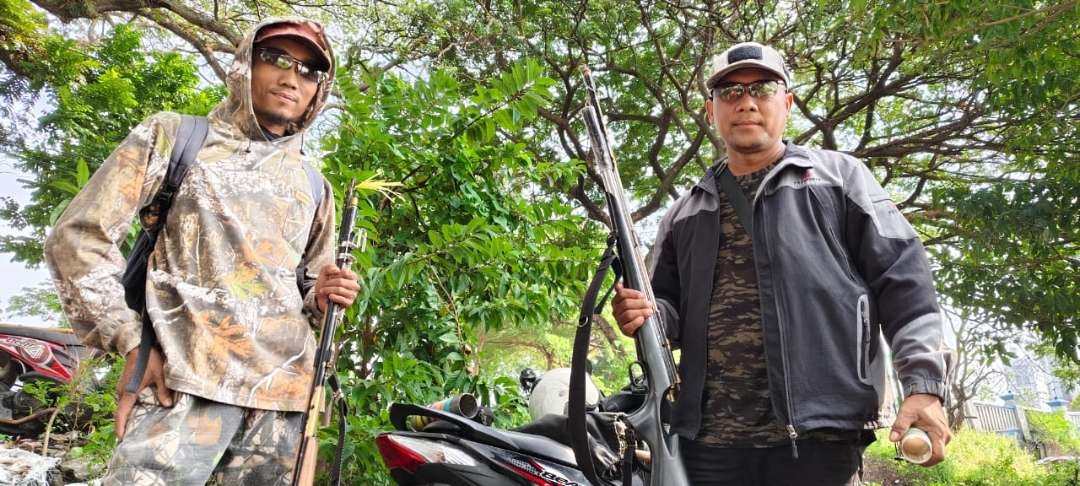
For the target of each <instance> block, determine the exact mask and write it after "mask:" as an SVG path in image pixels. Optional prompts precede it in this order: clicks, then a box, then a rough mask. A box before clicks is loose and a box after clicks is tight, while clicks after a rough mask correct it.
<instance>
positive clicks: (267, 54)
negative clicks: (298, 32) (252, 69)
mask: <svg viewBox="0 0 1080 486" xmlns="http://www.w3.org/2000/svg"><path fill="white" fill-rule="evenodd" d="M255 55H256V56H257V57H258V58H259V59H261V60H262V61H263V62H265V63H267V64H270V65H271V66H274V67H276V68H278V69H285V70H289V69H294V70H296V74H299V75H300V77H302V78H304V79H306V80H308V81H311V82H312V83H315V84H319V83H321V82H323V80H325V79H326V76H327V73H326V71H323V70H320V69H315V68H314V67H312V66H311V65H309V64H306V63H304V62H303V61H301V60H299V59H297V58H295V57H292V56H290V55H289V54H288V53H286V52H284V51H281V50H278V49H274V48H272V47H256V48H255Z"/></svg>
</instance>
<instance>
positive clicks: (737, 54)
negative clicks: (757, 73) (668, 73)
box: [705, 42, 791, 89]
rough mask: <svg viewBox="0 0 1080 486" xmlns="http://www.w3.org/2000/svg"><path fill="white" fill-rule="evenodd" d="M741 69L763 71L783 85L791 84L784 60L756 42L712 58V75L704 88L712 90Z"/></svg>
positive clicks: (736, 47) (741, 44) (741, 45)
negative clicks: (771, 74) (778, 77)
mask: <svg viewBox="0 0 1080 486" xmlns="http://www.w3.org/2000/svg"><path fill="white" fill-rule="evenodd" d="M743 68H759V69H764V70H766V71H769V72H772V73H775V74H776V75H777V76H780V79H783V80H784V84H786V85H790V84H791V75H790V74H789V73H788V70H787V66H785V65H784V58H783V57H782V56H781V55H780V53H779V52H776V49H773V48H771V47H769V46H766V45H762V44H758V43H757V42H742V43H739V44H735V45H733V46H731V47H729V48H728V50H726V51H724V52H723V53H721V54H720V55H718V56H716V57H714V58H713V68H712V75H711V76H709V80H708V81H706V82H705V86H707V87H708V88H709V89H712V87H713V86H715V85H716V83H719V82H720V79H722V78H723V77H724V76H725V75H727V74H728V73H730V72H732V71H735V70H736V69H743Z"/></svg>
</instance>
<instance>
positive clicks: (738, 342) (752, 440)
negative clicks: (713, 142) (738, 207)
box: [695, 165, 788, 447]
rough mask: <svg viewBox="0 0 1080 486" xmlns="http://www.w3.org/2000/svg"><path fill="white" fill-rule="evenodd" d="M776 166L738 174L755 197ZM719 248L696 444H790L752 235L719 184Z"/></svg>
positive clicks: (740, 182)
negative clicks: (768, 346)
mask: <svg viewBox="0 0 1080 486" xmlns="http://www.w3.org/2000/svg"><path fill="white" fill-rule="evenodd" d="M772 167H773V166H771V165H770V166H769V167H767V168H764V169H761V170H759V171H757V172H754V173H752V174H747V175H744V176H739V177H736V178H735V180H736V181H737V182H738V183H739V187H741V188H742V189H743V192H744V194H746V197H747V200H749V201H753V197H754V193H755V192H756V191H757V188H758V186H759V185H760V184H761V181H762V180H763V179H764V178H765V175H766V174H768V173H769V170H770V169H772ZM717 191H718V192H719V196H720V207H719V211H720V247H719V248H718V250H717V253H716V270H715V271H714V273H713V292H712V300H711V302H710V303H709V330H708V357H707V364H706V366H707V368H706V374H705V390H704V393H703V394H702V397H703V398H702V400H703V401H704V404H703V406H704V408H703V409H702V410H703V413H702V416H701V431H700V432H699V433H698V436H697V438H696V439H695V440H696V441H697V442H699V443H701V444H707V445H713V446H732V447H739V446H743V447H746V446H759V447H769V446H775V445H782V444H785V443H788V436H787V432H786V431H785V430H784V427H783V426H781V425H780V424H779V423H778V422H777V421H776V418H775V416H774V415H773V413H772V403H771V401H770V398H769V377H768V372H767V369H766V367H765V344H764V334H763V333H762V330H761V308H760V300H759V299H758V288H757V273H756V270H755V269H754V253H753V246H752V241H751V239H750V234H749V233H748V232H747V231H746V228H744V227H743V225H742V223H741V222H740V221H739V217H738V216H737V215H736V213H735V209H734V208H733V207H732V206H731V203H730V202H728V197H727V194H725V193H724V190H723V189H722V188H721V187H720V185H719V177H718V178H717Z"/></svg>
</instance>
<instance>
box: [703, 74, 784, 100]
mask: <svg viewBox="0 0 1080 486" xmlns="http://www.w3.org/2000/svg"><path fill="white" fill-rule="evenodd" d="M781 87H786V86H785V85H784V82H783V81H779V80H776V79H762V80H760V81H754V82H752V83H746V84H743V83H721V84H718V85H716V86H714V87H713V88H712V90H711V91H709V99H713V98H716V99H719V100H721V101H735V100H737V99H739V98H742V95H744V94H747V93H749V94H750V96H753V97H755V98H766V97H769V96H772V95H774V94H776V93H778V92H779V91H780V88H781Z"/></svg>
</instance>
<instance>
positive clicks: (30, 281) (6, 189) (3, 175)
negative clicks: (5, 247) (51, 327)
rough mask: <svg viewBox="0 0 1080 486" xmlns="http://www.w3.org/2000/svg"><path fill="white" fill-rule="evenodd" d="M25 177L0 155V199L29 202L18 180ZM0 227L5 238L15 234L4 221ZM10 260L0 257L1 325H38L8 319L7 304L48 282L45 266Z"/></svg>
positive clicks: (29, 320)
mask: <svg viewBox="0 0 1080 486" xmlns="http://www.w3.org/2000/svg"><path fill="white" fill-rule="evenodd" d="M25 177H26V176H25V174H23V173H20V172H18V171H17V170H16V168H15V167H14V164H13V163H12V161H11V159H8V158H6V157H4V156H2V155H0V197H11V198H14V199H15V201H16V202H18V203H19V204H25V203H27V202H29V201H30V191H28V190H26V189H25V188H23V187H22V184H21V183H19V181H18V180H17V179H20V178H25ZM2 224H3V225H4V226H3V228H2V230H0V234H3V235H4V236H8V235H11V234H14V233H15V230H13V229H12V228H11V227H9V226H8V225H7V222H6V221H5V222H3V223H2ZM11 257H12V255H11V254H10V253H0V321H2V322H21V323H27V324H39V323H40V320H38V319H35V318H28V317H25V316H13V315H8V312H7V303H8V299H10V298H11V297H12V296H14V295H16V294H18V293H19V292H20V291H21V290H22V288H23V287H32V286H35V285H37V284H39V283H42V282H47V281H48V280H49V272H48V271H46V270H45V268H44V266H42V267H41V268H37V269H33V268H26V266H25V265H23V264H22V263H15V262H12V261H11Z"/></svg>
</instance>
